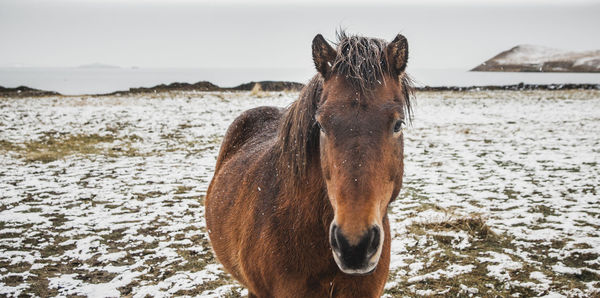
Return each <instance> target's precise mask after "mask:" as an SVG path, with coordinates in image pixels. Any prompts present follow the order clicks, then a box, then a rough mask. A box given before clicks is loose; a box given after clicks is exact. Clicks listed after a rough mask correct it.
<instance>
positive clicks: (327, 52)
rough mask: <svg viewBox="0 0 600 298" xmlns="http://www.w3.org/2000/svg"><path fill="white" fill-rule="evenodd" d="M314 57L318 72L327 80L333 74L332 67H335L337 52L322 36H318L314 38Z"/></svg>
mask: <svg viewBox="0 0 600 298" xmlns="http://www.w3.org/2000/svg"><path fill="white" fill-rule="evenodd" d="M312 55H313V61H314V62H315V67H316V68H317V71H318V72H319V73H321V75H322V76H323V77H324V78H327V77H328V76H329V73H330V72H331V66H333V61H334V60H335V56H336V52H335V50H334V49H333V48H332V47H331V46H330V45H329V43H328V42H327V41H326V40H325V38H323V35H321V34H317V36H315V38H313V41H312Z"/></svg>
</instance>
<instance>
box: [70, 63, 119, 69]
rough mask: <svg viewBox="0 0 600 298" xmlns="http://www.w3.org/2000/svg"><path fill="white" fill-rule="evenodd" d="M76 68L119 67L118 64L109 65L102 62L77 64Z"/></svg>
mask: <svg viewBox="0 0 600 298" xmlns="http://www.w3.org/2000/svg"><path fill="white" fill-rule="evenodd" d="M77 68H111V69H113V68H121V67H119V66H116V65H110V64H104V63H90V64H84V65H79V66H77Z"/></svg>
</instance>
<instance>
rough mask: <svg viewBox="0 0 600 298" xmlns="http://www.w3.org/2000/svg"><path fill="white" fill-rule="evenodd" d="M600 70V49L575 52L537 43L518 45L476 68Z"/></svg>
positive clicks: (482, 69)
mask: <svg viewBox="0 0 600 298" xmlns="http://www.w3.org/2000/svg"><path fill="white" fill-rule="evenodd" d="M499 69H506V70H509V71H510V70H519V69H520V71H536V70H537V71H591V72H593V71H600V50H597V51H583V52H573V51H565V50H560V49H554V48H548V47H543V46H537V45H518V46H516V47H514V48H512V49H510V50H508V51H505V52H502V53H500V54H498V55H496V56H495V57H493V58H492V59H489V60H488V61H486V62H484V63H482V64H481V65H479V66H478V67H476V68H475V69H474V70H481V71H485V70H492V71H493V70H499Z"/></svg>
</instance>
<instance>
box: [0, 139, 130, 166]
mask: <svg viewBox="0 0 600 298" xmlns="http://www.w3.org/2000/svg"><path fill="white" fill-rule="evenodd" d="M119 140H121V141H123V143H122V144H120V145H119V146H113V147H109V148H102V147H101V146H99V145H100V144H110V143H114V142H115V141H119ZM140 140H141V138H140V137H138V136H136V135H133V136H131V137H125V138H117V137H115V136H113V135H111V134H108V135H99V134H89V135H87V134H74V135H59V136H57V135H56V134H46V135H45V136H43V137H42V138H40V139H38V140H32V141H28V142H25V143H22V144H15V143H11V142H8V141H0V152H1V151H4V152H14V153H16V155H17V156H18V157H19V158H22V159H24V160H25V161H27V162H38V161H39V162H43V163H47V162H52V161H55V160H59V159H63V158H65V157H66V156H69V155H74V154H80V155H107V156H110V157H115V156H137V155H138V152H137V150H136V149H135V148H133V147H132V143H133V142H137V141H140Z"/></svg>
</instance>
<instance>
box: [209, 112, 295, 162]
mask: <svg viewBox="0 0 600 298" xmlns="http://www.w3.org/2000/svg"><path fill="white" fill-rule="evenodd" d="M282 114H283V110H282V109H281V108H277V107H272V106H262V107H257V108H253V109H250V110H247V111H245V112H243V113H242V114H240V115H239V116H238V117H237V118H236V119H235V120H234V121H233V122H232V123H231V125H229V128H228V129H227V132H226V133H225V137H224V138H223V143H222V145H221V151H220V153H219V158H218V160H217V169H218V168H219V166H220V164H221V163H222V162H223V161H224V160H226V159H227V158H229V157H231V156H233V154H234V153H236V152H237V151H238V150H240V149H241V148H242V147H243V146H244V145H245V144H246V143H248V142H249V140H252V139H256V138H269V137H270V136H272V135H273V133H275V131H276V130H277V126H278V123H279V119H280V118H281V115H282Z"/></svg>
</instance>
